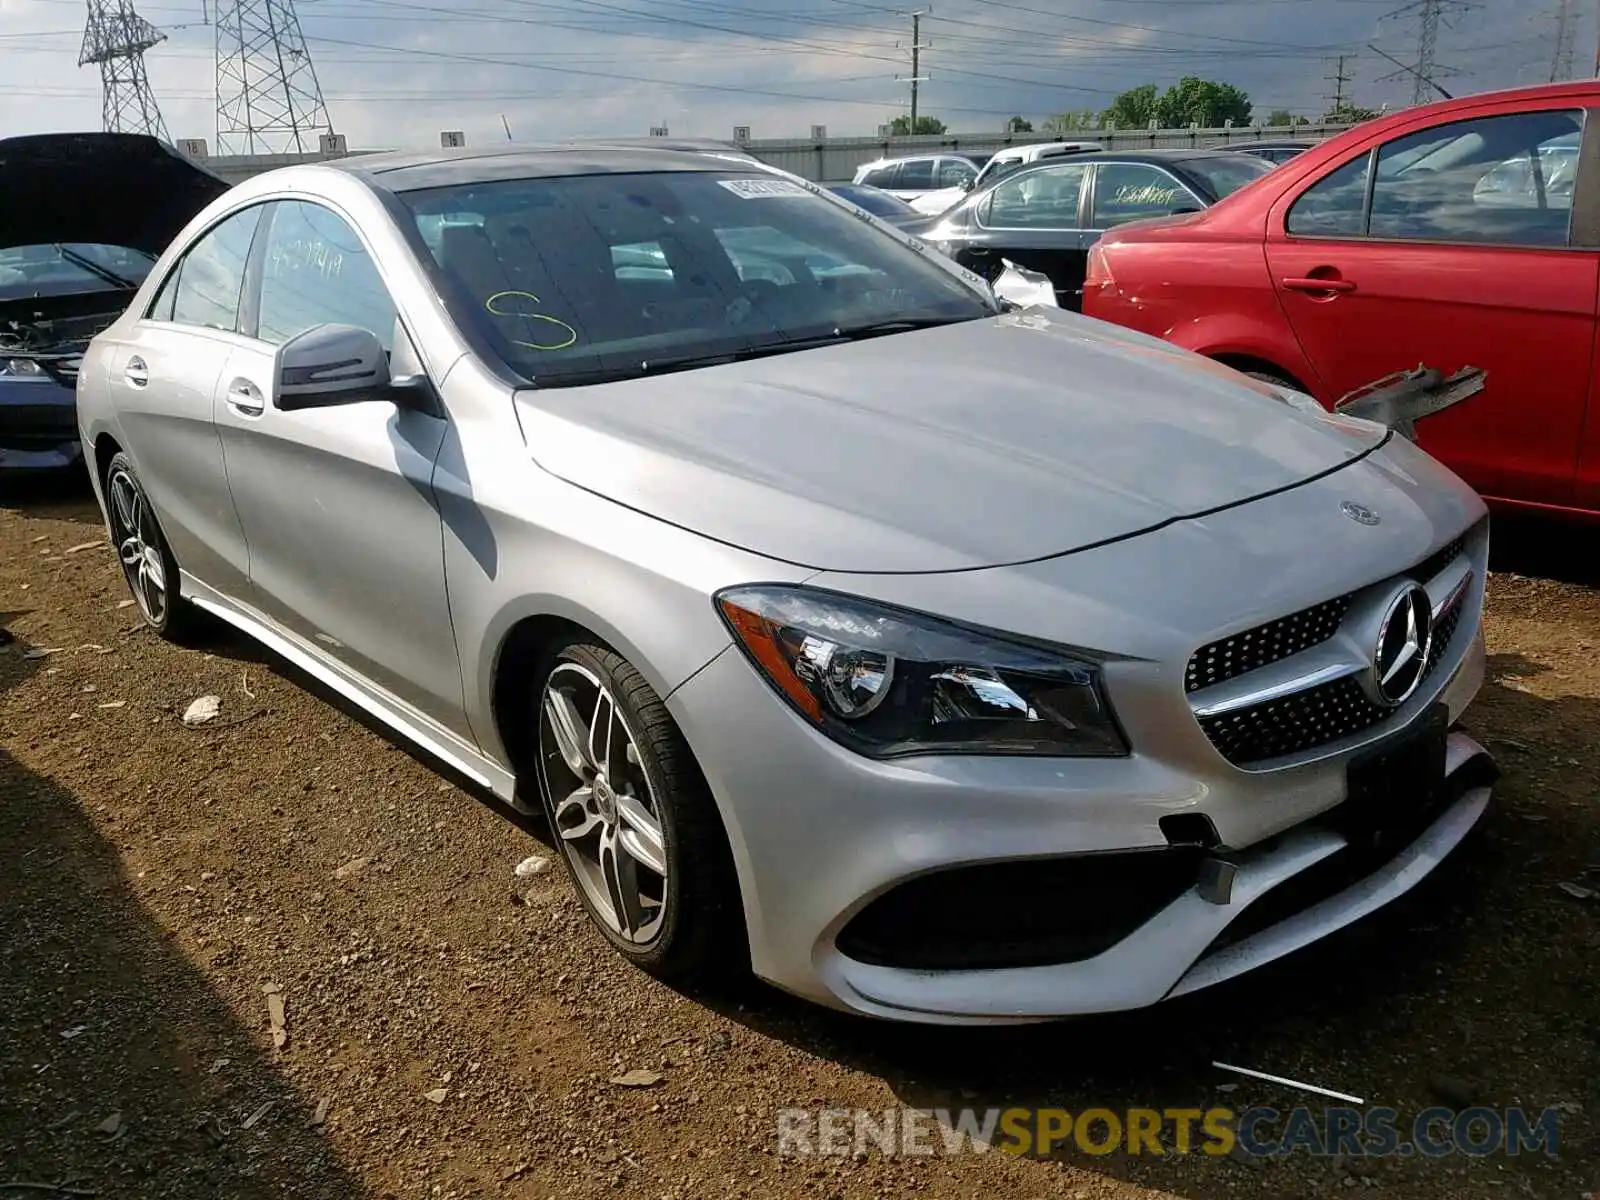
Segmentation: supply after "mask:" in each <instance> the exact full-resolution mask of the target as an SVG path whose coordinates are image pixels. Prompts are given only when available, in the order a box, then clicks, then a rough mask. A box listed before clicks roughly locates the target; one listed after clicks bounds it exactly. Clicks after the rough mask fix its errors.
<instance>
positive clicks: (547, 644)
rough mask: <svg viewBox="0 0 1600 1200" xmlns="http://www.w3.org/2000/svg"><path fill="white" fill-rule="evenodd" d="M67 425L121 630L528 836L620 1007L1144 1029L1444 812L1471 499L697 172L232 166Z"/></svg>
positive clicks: (1455, 800) (1313, 420) (402, 161)
mask: <svg viewBox="0 0 1600 1200" xmlns="http://www.w3.org/2000/svg"><path fill="white" fill-rule="evenodd" d="M79 389H80V390H79V421H80V431H81V434H82V439H83V443H84V446H85V450H86V453H87V455H88V457H89V459H90V461H91V463H92V465H93V474H94V479H95V485H96V488H97V491H98V496H99V498H100V502H101V506H102V508H103V510H104V513H105V518H106V521H107V523H108V527H109V530H110V532H111V535H112V538H113V540H114V542H115V544H116V545H117V546H118V547H119V549H120V556H121V561H122V565H123V568H124V571H125V573H126V575H127V578H128V581H129V583H130V585H131V587H132V590H133V594H134V596H135V598H136V599H137V601H138V604H139V610H140V611H141V612H142V613H143V615H144V619H145V620H146V621H148V622H149V624H150V625H151V626H152V627H153V628H154V629H155V630H156V631H158V632H160V633H162V634H164V635H167V636H171V637H182V636H183V635H184V634H185V631H186V630H187V629H189V628H190V625H191V622H192V621H193V619H194V617H195V610H204V611H205V612H207V613H210V614H212V615H214V616H216V617H220V618H221V619H222V620H224V621H226V622H229V623H231V624H233V625H235V626H238V627H239V628H240V629H243V630H245V631H246V632H248V633H249V634H251V635H252V636H254V637H255V638H258V639H259V640H260V641H261V642H263V643H265V644H266V645H267V646H268V647H270V648H271V649H273V650H275V651H276V652H277V653H279V654H281V655H282V656H283V657H284V658H286V659H288V660H289V661H290V662H292V663H294V664H296V665H297V666H299V667H301V668H303V669H304V670H306V671H307V672H309V673H310V674H312V675H313V676H314V677H316V678H317V679H319V680H321V681H322V682H323V683H325V684H326V685H327V686H329V687H331V688H333V689H335V690H336V691H337V692H339V693H342V694H343V695H344V696H345V697H347V698H348V699H349V700H350V701H352V702H353V703H355V704H357V705H359V706H361V707H363V708H364V709H366V710H368V711H369V712H371V713H372V714H374V715H375V716H377V717H378V718H380V719H381V720H383V721H384V722H387V724H388V725H389V726H391V727H392V728H393V729H394V730H395V731H396V732H397V733H398V734H399V735H401V736H402V737H404V738H406V739H409V740H410V741H411V742H413V743H415V744H416V745H418V746H420V747H422V748H424V749H425V750H427V751H429V752H431V753H432V754H433V755H435V756H437V757H438V758H439V759H441V760H443V761H444V762H445V763H447V764H449V765H450V766H452V767H453V768H455V769H457V770H458V771H460V772H462V773H464V774H465V775H467V776H469V777H470V778H472V779H474V780H476V781H478V782H479V783H480V784H482V785H483V786H485V787H487V788H488V789H491V790H492V791H493V792H494V793H496V794H498V795H499V796H501V797H503V798H505V799H506V800H508V801H510V802H511V803H513V804H516V805H520V806H527V807H530V808H532V807H542V808H543V810H544V812H545V813H546V814H547V815H548V818H549V821H550V824H551V827H552V831H553V834H552V840H553V841H554V842H555V843H556V844H558V845H559V846H560V847H561V850H562V852H563V855H564V857H565V860H566V862H567V865H568V867H569V868H570V872H571V876H572V879H573V882H574V884H575V885H576V890H577V894H578V895H579V897H580V898H581V899H582V902H583V904H584V906H585V908H586V909H587V911H588V913H589V914H590V916H591V917H592V918H593V919H594V922H595V924H596V925H597V926H598V927H599V928H600V930H601V931H603V933H604V934H605V936H606V937H607V938H609V939H610V941H611V942H612V944H613V945H614V946H615V947H616V948H617V950H618V951H619V952H620V953H622V954H623V955H624V956H626V957H627V958H628V959H630V960H631V961H633V962H634V963H637V964H638V965H640V966H641V967H644V968H645V969H647V970H650V971H653V972H656V973H658V974H662V975H670V974H681V973H685V972H693V971H698V970H701V969H706V968H711V967H719V966H721V967H735V968H743V967H746V966H748V967H749V968H751V969H753V970H754V972H755V973H756V974H757V975H759V976H760V977H762V978H764V979H766V980H769V981H771V982H772V983H774V984H776V985H778V986H779V987H782V988H785V989H788V990H790V991H792V992H795V993H798V994H800V995H802V996H806V997H810V998H811V999H813V1000H816V1001H820V1002H822V1003H824V1004H830V1005H833V1006H836V1007H839V1008H844V1009H848V1010H852V1011H855V1012H860V1013H867V1014H874V1015H878V1016H886V1017H895V1018H900V1019H908V1020H921V1021H946V1022H960V1021H972V1022H998V1021H1016V1020H1029V1019H1039V1018H1047V1017H1055V1016H1062V1015H1068V1014H1075V1013H1086V1012H1096V1011H1106V1010H1114V1009H1124V1008H1131V1007H1136V1006H1142V1005H1148V1004H1151V1003H1154V1002H1156V1001H1159V1000H1162V999H1163V998H1166V997H1170V996H1174V995H1178V994H1182V993H1186V992H1190V991H1193V990H1195V989H1197V988H1201V987H1205V986H1207V985H1209V984H1213V983H1216V982H1218V981H1220V980H1224V979H1228V978H1230V977H1232V976H1235V975H1238V974H1240V973H1241V972H1244V971H1247V970H1249V969H1251V968H1253V967H1255V966H1258V965H1260V964H1262V963H1265V962H1267V961H1269V960H1272V959H1275V958H1278V957H1280V956H1282V955H1284V954H1286V953H1289V952H1291V951H1293V950H1295V949H1297V948H1299V947H1301V946H1304V945H1305V944H1307V943H1309V942H1311V941H1313V940H1315V939H1317V938H1319V937H1322V936H1323V935H1325V934H1327V933H1329V932H1331V931H1333V930H1335V929H1337V928H1339V927H1341V926H1344V925H1346V924H1348V923H1350V922H1352V921H1354V920H1356V919H1358V918H1360V917H1362V916H1363V915H1365V914H1367V913H1370V912H1372V911H1373V910H1374V909H1376V908H1378V907H1380V906H1381V905H1383V904H1385V903H1386V902H1388V901H1390V900H1392V899H1394V898H1395V897H1397V896H1399V895H1400V894H1401V893H1403V892H1405V891H1406V890H1407V889H1409V888H1411V887H1412V886H1413V885H1414V884H1416V883H1417V882H1418V880H1419V879H1421V878H1422V877H1423V876H1425V875H1426V874H1427V873H1428V872H1429V871H1430V870H1431V869H1432V868H1433V867H1434V866H1435V865H1436V864H1437V863H1438V862H1439V861H1440V859H1441V858H1442V857H1443V856H1444V855H1445V854H1447V853H1448V852H1449V851H1450V850H1451V849H1452V848H1454V847H1455V846H1456V845H1457V844H1458V843H1459V842H1460V841H1461V840H1462V839H1463V838H1464V837H1465V836H1466V834H1467V833H1468V831H1469V830H1470V829H1471V827H1472V826H1473V825H1474V823H1475V822H1476V821H1477V820H1478V819H1479V817H1480V816H1481V814H1482V813H1483V812H1484V809H1485V806H1486V805H1487V804H1488V802H1489V795H1490V783H1491V780H1492V774H1493V766H1492V764H1491V763H1490V762H1489V760H1488V758H1487V756H1486V755H1485V754H1484V752H1483V751H1482V750H1481V749H1480V748H1479V747H1478V746H1477V745H1476V744H1474V743H1473V741H1472V740H1471V739H1470V738H1469V737H1467V736H1466V735H1465V734H1464V733H1463V732H1461V731H1460V729H1459V728H1458V727H1457V721H1458V718H1460V716H1461V714H1462V710H1463V709H1464V708H1465V707H1466V706H1467V704H1468V702H1469V701H1470V700H1471V698H1472V697H1473V695H1474V693H1475V692H1476V691H1477V689H1478V687H1479V686H1480V683H1481V680H1482V674H1483V642H1482V637H1481V634H1480V629H1479V624H1480V614H1481V610H1482V605H1483V594H1484V573H1485V564H1486V557H1487V538H1488V532H1487V526H1486V523H1485V509H1484V506H1483V504H1482V503H1481V502H1480V500H1479V499H1478V497H1477V496H1476V495H1475V494H1474V493H1473V492H1472V491H1471V490H1470V489H1468V488H1467V487H1466V486H1464V485H1463V484H1462V483H1461V482H1459V481H1458V480H1457V479H1456V478H1455V477H1454V476H1452V475H1451V474H1450V473H1449V472H1447V471H1445V470H1444V469H1443V468H1441V467H1440V466H1439V465H1438V464H1437V463H1435V462H1434V461H1432V460H1431V459H1429V458H1428V457H1427V456H1426V455H1424V454H1423V453H1422V452H1421V451H1420V450H1418V449H1417V448H1416V447H1415V446H1414V445H1412V444H1411V443H1410V442H1408V441H1406V440H1404V439H1403V438H1401V437H1399V436H1398V435H1395V434H1391V433H1390V432H1389V431H1388V430H1386V429H1384V428H1382V427H1381V426H1378V425H1374V424H1371V423H1368V422H1364V421H1357V420H1351V419H1347V418H1345V417H1341V416H1336V415H1330V414H1328V413H1325V412H1323V411H1322V410H1321V409H1318V408H1317V407H1316V405H1315V404H1314V402H1312V401H1310V400H1309V399H1308V398H1306V397H1302V396H1298V395H1296V394H1290V393H1284V392H1281V391H1279V390H1275V389H1273V388H1270V387H1267V386H1266V385H1264V384H1259V383H1256V382H1254V381H1251V380H1248V379H1246V378H1244V377H1243V376H1242V375H1239V374H1236V373H1234V372H1233V371H1231V370H1229V369H1227V368H1224V367H1220V366H1218V365H1216V364H1214V363H1210V362H1207V361H1204V360H1202V359H1200V358H1197V357H1194V356H1191V355H1188V354H1186V353H1183V352H1181V351H1178V350H1175V349H1174V348H1172V347H1170V346H1168V345H1166V344H1165V343H1161V342H1158V341H1155V340H1153V339H1148V338H1145V337H1143V336H1140V335H1136V334H1130V333H1128V332H1125V331H1122V330H1119V329H1116V328H1113V327H1111V326H1107V325H1101V324H1098V323H1095V322H1093V321H1088V320H1084V319H1081V318H1078V317H1073V316H1068V315H1065V314H1062V313H1060V312H1058V311H1045V310H1040V311H1032V310H1019V309H1015V308H1012V307H1010V306H1007V305H1005V304H1003V303H1002V302H1000V301H997V300H996V298H995V297H994V295H993V294H992V293H991V292H990V291H989V290H988V289H987V287H986V286H985V285H984V284H983V283H982V281H981V280H979V279H978V278H977V277H976V276H974V275H970V274H968V273H967V272H965V271H963V270H961V269H960V268H959V267H957V266H956V265H955V264H954V263H952V262H950V261H948V260H946V259H944V258H943V257H942V256H940V255H938V254H937V253H935V252H933V251H932V250H930V249H929V248H927V247H924V246H922V245H920V244H919V243H917V242H915V241H914V240H912V239H909V238H907V237H905V236H903V235H902V234H899V233H897V232H895V231H893V230H892V229H890V227H888V226H887V225H885V224H883V223H882V222H880V221H879V220H877V219H876V218H874V217H871V216H869V215H868V214H866V213H864V212H862V211H860V210H858V209H856V208H854V207H853V206H851V205H850V204H848V203H847V202H845V201H842V200H840V199H839V198H837V197H834V196H831V195H829V194H827V193H826V192H825V191H824V190H823V189H820V188H817V187H814V186H812V185H809V184H805V183H802V182H801V181H799V180H797V179H795V178H793V177H791V176H787V175H784V174H782V173H780V172H777V171H773V170H769V169H766V168H763V167H760V166H758V165H756V164H754V163H752V162H750V161H749V160H748V159H745V158H743V157H741V156H722V155H718V154H717V153H715V152H711V151H704V152H702V151H696V150H694V149H683V148H678V149H649V148H643V147H628V146H611V147H601V146H590V147H586V148H584V147H571V146H568V147H558V148H549V149H542V150H536V149H521V148H515V149H512V148H507V149H504V150H501V151H491V152H480V153H462V154H456V155H439V154H433V155H418V156H412V157H371V158H366V157H361V158H352V159H347V160H344V161H342V162H339V163H330V164H320V165H308V166H295V167H290V168H286V169H283V170H279V171H275V172H273V173H270V174H267V175H263V176H260V177H258V178H255V179H252V180H251V181H249V182H248V183H245V184H243V185H241V186H239V187H237V188H235V189H234V190H232V191H230V192H228V193H227V194H226V195H225V196H223V197H221V198H220V199H219V200H217V201H215V202H214V203H212V204H211V205H210V206H209V207H207V208H206V209H205V210H204V211H203V212H201V213H200V214H199V215H198V216H197V217H196V218H195V219H194V220H193V222H192V223H191V224H190V225H189V226H188V227H187V229H185V230H184V232H183V233H182V234H181V235H180V236H179V237H178V239H177V240H176V242H175V243H174V244H173V245H172V246H171V247H170V248H169V249H168V250H167V251H166V253H165V254H164V255H163V256H162V257H161V259H160V261H159V262H158V263H157V265H156V267H155V268H154V269H153V270H152V271H151V273H150V275H149V278H148V280H147V281H146V282H145V283H144V285H143V286H142V288H141V289H140V290H139V293H138V295H137V296H136V298H135V299H134V302H133V303H132V304H131V305H130V307H129V309H128V311H127V313H126V315H124V316H123V317H122V318H121V319H120V320H119V321H117V323H116V324H114V325H113V326H112V327H111V328H110V329H108V330H107V331H106V332H105V333H103V334H102V335H100V336H99V337H98V338H96V339H95V341H94V343H93V345H92V347H91V350H90V352H89V354H88V357H87V358H86V360H85V362H84V364H83V368H82V372H81V374H80V377H79ZM485 869H486V870H498V869H499V867H498V866H497V865H490V864H485Z"/></svg>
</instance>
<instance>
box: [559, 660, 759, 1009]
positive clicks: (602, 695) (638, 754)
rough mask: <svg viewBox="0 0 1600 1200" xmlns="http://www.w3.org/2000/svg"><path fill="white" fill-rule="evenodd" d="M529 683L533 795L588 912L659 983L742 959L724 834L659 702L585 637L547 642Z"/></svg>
mask: <svg viewBox="0 0 1600 1200" xmlns="http://www.w3.org/2000/svg"><path fill="white" fill-rule="evenodd" d="M535 678H536V679H537V681H538V682H537V686H538V692H537V701H538V708H537V710H536V719H537V729H538V736H537V747H538V763H537V766H538V776H539V793H540V795H541V796H542V797H543V800H544V806H545V813H546V815H547V816H548V817H549V821H550V830H551V834H552V836H553V838H554V839H555V841H556V842H557V843H558V844H559V845H560V847H561V851H562V857H563V858H564V859H565V861H566V864H567V870H568V874H569V875H570V877H571V879H572V882H573V884H574V885H575V887H576V888H577V892H578V898H579V900H580V901H581V902H582V904H583V907H584V909H585V910H586V911H587V912H588V914H589V917H590V919H591V920H593V921H594V923H595V924H596V925H597V926H599V928H600V930H601V932H602V933H604V934H605V935H606V937H607V939H608V940H609V941H610V942H611V944H612V945H613V946H614V947H616V949H617V950H618V952H619V953H621V954H622V956H623V957H624V958H626V959H627V960H628V961H630V962H632V963H633V964H634V965H636V966H638V967H640V968H642V969H643V970H645V971H648V972H649V973H650V974H652V975H656V976H658V977H661V978H679V977H683V976H686V975H692V974H701V973H707V972H710V971H712V970H719V969H728V968H736V967H739V966H742V965H743V963H744V962H746V961H747V953H746V951H745V944H744V927H743V919H742V913H741V910H740V905H739V891H738V884H737V880H736V878H735V875H734V871H733V866H732V857H731V855H730V853H729V851H728V842H727V835H726V833H725V831H724V830H723V827H722V821H721V818H720V816H719V814H718V812H717V809H716V805H715V802H714V801H713V800H712V798H711V792H710V789H709V788H708V787H707V785H706V782H705V779H704V777H703V776H702V775H701V773H700V770H699V767H698V765H697V764H696V763H695V761H694V758H693V756H692V755H691V753H690V751H689V747H688V744H687V743H686V742H685V741H684V740H683V735H682V733H681V732H679V730H678V727H677V724H676V723H675V722H674V721H673V720H672V717H671V715H670V714H668V712H667V710H666V706H665V705H663V704H662V703H661V699H660V697H658V696H657V695H656V693H655V691H654V690H653V689H652V688H651V687H650V685H649V684H648V683H646V682H645V680H644V678H643V677H642V676H641V675H640V674H639V672H638V671H637V670H636V669H635V668H634V667H633V665H632V664H631V663H629V662H628V661H627V660H626V659H624V658H622V657H621V656H620V655H618V654H616V653H615V652H613V651H612V650H609V649H607V648H606V647H603V646H599V645H595V644H592V643H589V642H586V641H584V640H582V639H573V640H571V641H568V642H566V643H565V644H562V645H559V646H557V647H555V648H553V649H552V650H551V651H550V652H549V653H547V654H546V655H545V656H544V657H543V660H542V663H541V666H540V668H539V670H538V671H537V672H536V673H535Z"/></svg>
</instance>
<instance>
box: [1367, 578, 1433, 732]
mask: <svg viewBox="0 0 1600 1200" xmlns="http://www.w3.org/2000/svg"><path fill="white" fill-rule="evenodd" d="M1432 645H1433V602H1432V601H1431V600H1429V599H1428V593H1427V592H1425V591H1423V590H1422V589H1421V588H1420V587H1417V586H1416V585H1415V584H1413V585H1412V586H1410V587H1408V588H1406V589H1404V590H1403V591H1401V592H1400V593H1399V594H1397V595H1396V596H1395V598H1394V599H1393V600H1391V601H1389V608H1388V611H1386V612H1385V613H1384V614H1383V623H1382V624H1381V625H1379V626H1378V644H1377V646H1376V647H1374V648H1373V652H1372V690H1373V692H1374V694H1375V695H1376V696H1377V698H1378V699H1379V700H1380V701H1381V702H1383V703H1384V704H1387V705H1388V706H1389V707H1390V708H1398V707H1399V706H1400V705H1402V704H1404V703H1405V702H1406V701H1407V700H1409V699H1411V696H1412V694H1413V693H1414V692H1415V691H1416V690H1417V686H1418V685H1419V684H1420V683H1421V682H1422V673H1423V671H1424V669H1425V668H1426V667H1427V665H1428V651H1429V649H1430V648H1431V647H1432Z"/></svg>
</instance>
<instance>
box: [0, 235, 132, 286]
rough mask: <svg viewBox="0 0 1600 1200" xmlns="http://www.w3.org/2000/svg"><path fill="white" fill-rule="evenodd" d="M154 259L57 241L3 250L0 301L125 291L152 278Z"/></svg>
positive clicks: (113, 248)
mask: <svg viewBox="0 0 1600 1200" xmlns="http://www.w3.org/2000/svg"><path fill="white" fill-rule="evenodd" d="M154 265H155V259H154V258H153V257H152V256H151V255H148V254H146V253H144V251H142V250H131V249H129V248H127V247H126V246H102V245H98V244H95V243H89V242H53V243H50V244H47V245H42V246H13V247H11V248H9V249H6V250H0V300H21V299H25V298H31V297H38V296H72V295H79V294H85V293H89V292H108V291H127V290H129V289H131V288H136V287H138V285H139V284H140V283H142V282H143V281H144V277H145V276H146V275H148V274H149V273H150V268H151V267H152V266H154Z"/></svg>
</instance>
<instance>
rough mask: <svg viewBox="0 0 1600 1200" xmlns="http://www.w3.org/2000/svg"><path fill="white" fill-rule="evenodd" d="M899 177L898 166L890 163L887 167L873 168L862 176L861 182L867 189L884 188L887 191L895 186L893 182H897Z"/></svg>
mask: <svg viewBox="0 0 1600 1200" xmlns="http://www.w3.org/2000/svg"><path fill="white" fill-rule="evenodd" d="M899 177H900V164H899V163H890V164H888V165H887V166H883V167H875V168H874V169H872V170H871V171H868V172H867V173H866V174H865V175H864V176H862V179H861V182H862V183H864V184H866V185H867V186H868V187H875V188H884V189H886V190H887V189H888V188H892V187H894V186H895V180H897V179H898V178H899Z"/></svg>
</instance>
